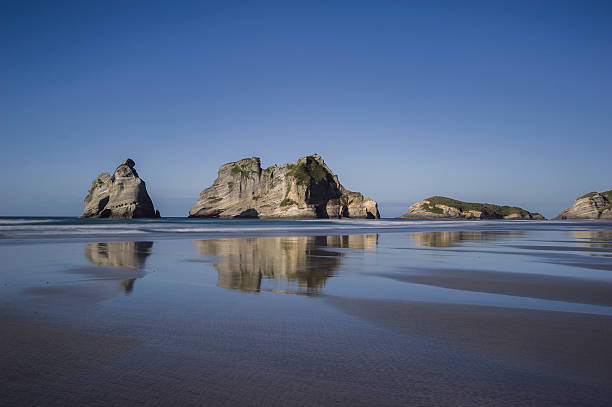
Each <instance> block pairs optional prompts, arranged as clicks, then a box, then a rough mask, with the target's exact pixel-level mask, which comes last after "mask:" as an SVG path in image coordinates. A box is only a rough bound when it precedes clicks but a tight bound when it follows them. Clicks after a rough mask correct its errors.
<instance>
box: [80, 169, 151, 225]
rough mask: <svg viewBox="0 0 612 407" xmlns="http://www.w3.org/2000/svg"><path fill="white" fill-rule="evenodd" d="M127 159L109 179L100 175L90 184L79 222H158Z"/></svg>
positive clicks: (105, 173) (143, 189)
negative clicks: (113, 219) (104, 219)
mask: <svg viewBox="0 0 612 407" xmlns="http://www.w3.org/2000/svg"><path fill="white" fill-rule="evenodd" d="M134 165H135V164H134V161H133V160H132V159H130V158H127V159H126V160H125V161H123V162H122V163H121V164H120V165H119V166H118V167H117V169H116V170H115V172H114V173H113V175H112V176H111V175H110V174H109V173H108V172H104V173H102V174H100V175H98V177H97V178H96V179H94V180H93V182H92V183H91V188H90V189H89V192H88V193H87V196H86V197H85V210H84V211H83V215H82V216H81V217H83V218H158V217H159V211H156V210H155V208H154V207H153V202H152V201H151V198H150V197H149V194H148V193H147V188H146V187H145V182H144V181H143V180H142V179H140V177H139V176H138V173H137V172H136V170H135V169H134Z"/></svg>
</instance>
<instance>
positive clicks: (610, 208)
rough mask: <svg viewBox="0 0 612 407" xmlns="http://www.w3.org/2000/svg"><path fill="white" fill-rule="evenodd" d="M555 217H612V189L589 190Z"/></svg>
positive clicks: (558, 218)
mask: <svg viewBox="0 0 612 407" xmlns="http://www.w3.org/2000/svg"><path fill="white" fill-rule="evenodd" d="M555 219H557V220H565V219H612V190H610V191H606V192H589V193H588V194H585V195H583V196H581V197H580V198H578V199H576V200H575V201H574V204H573V205H572V207H571V208H568V209H566V210H564V211H562V212H561V213H560V214H559V215H557V217H556V218H555Z"/></svg>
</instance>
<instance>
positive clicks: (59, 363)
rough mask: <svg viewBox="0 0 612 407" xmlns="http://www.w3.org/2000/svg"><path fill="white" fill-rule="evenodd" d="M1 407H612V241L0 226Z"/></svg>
mask: <svg viewBox="0 0 612 407" xmlns="http://www.w3.org/2000/svg"><path fill="white" fill-rule="evenodd" d="M0 258H2V263H1V265H0V323H1V324H2V327H3V328H2V335H0V364H1V365H2V366H3V369H2V370H1V371H0V405H7V406H9V405H11V406H12V405H41V406H43V405H44V406H65V405H91V406H98V405H99V406H102V405H150V406H167V405H182V406H189V405H194V406H196V405H219V406H223V405H228V406H229V405H261V406H273V405H279V406H280V405H283V406H287V405H295V406H314V405H355V406H359V405H363V406H366V405H367V406H370V405H385V406H392V405H397V406H400V405H401V406H405V405H417V406H419V405H422V406H430V405H441V406H461V405H465V406H468V405H469V406H473V405H491V406H497V405H516V406H524V405H538V406H544V405H546V406H547V405H555V406H560V405H561V406H576V405H589V406H606V405H609V402H610V400H611V399H612V351H611V347H610V343H612V223H609V222H608V223H606V222H593V221H583V222H552V221H486V222H465V221H464V222H462V221H395V220H380V221H378V220H377V221H271V220H270V221H253V220H251V221H215V220H183V219H162V220H148V221H135V220H134V221H111V220H84V219H73V218H0Z"/></svg>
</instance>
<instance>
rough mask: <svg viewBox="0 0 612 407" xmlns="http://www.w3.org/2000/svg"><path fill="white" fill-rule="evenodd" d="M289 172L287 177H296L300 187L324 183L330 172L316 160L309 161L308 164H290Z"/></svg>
mask: <svg viewBox="0 0 612 407" xmlns="http://www.w3.org/2000/svg"><path fill="white" fill-rule="evenodd" d="M288 167H289V172H288V173H287V175H289V176H290V177H294V178H295V179H296V182H297V183H298V185H310V184H311V183H313V182H314V183H315V184H317V183H319V182H321V181H323V180H324V179H325V178H326V177H327V174H328V172H327V171H326V170H325V168H323V166H322V165H320V164H319V163H318V162H316V161H314V160H309V161H307V162H306V163H299V164H289V165H288Z"/></svg>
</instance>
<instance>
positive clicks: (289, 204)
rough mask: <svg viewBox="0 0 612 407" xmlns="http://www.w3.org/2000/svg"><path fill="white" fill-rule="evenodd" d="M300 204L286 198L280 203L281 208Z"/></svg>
mask: <svg viewBox="0 0 612 407" xmlns="http://www.w3.org/2000/svg"><path fill="white" fill-rule="evenodd" d="M297 204H298V203H297V202H295V201H294V200H293V199H291V198H285V199H283V200H282V201H281V203H280V207H281V208H282V207H283V206H291V205H297Z"/></svg>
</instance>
